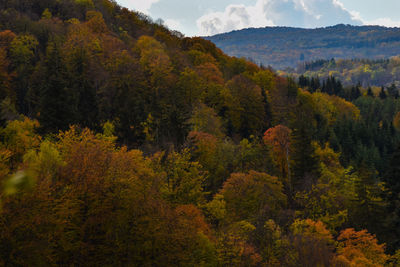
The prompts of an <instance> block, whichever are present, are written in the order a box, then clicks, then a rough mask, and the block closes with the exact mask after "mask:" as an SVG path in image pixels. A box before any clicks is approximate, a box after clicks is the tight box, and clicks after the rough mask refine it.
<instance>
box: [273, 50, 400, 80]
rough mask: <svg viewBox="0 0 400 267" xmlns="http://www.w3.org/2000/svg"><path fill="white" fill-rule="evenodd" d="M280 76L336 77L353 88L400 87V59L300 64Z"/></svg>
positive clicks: (346, 60) (281, 72)
mask: <svg viewBox="0 0 400 267" xmlns="http://www.w3.org/2000/svg"><path fill="white" fill-rule="evenodd" d="M278 73H279V74H280V75H290V76H292V77H299V76H300V75H304V76H307V77H319V78H321V79H326V78H328V77H329V76H334V77H335V78H337V79H340V80H341V81H342V82H343V84H344V85H346V86H350V87H351V86H352V85H355V84H357V83H360V85H362V86H364V87H368V86H377V87H381V86H387V87H389V86H391V85H392V84H395V86H400V57H398V56H395V57H391V58H389V59H380V60H369V59H337V60H335V59H329V60H315V61H311V62H304V63H300V64H299V65H298V66H297V68H295V69H286V70H285V71H278Z"/></svg>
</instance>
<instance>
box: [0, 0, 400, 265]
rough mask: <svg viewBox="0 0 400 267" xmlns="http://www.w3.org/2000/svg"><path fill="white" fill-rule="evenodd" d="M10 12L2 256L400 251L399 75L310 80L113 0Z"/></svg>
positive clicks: (140, 261)
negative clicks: (375, 86) (371, 82)
mask: <svg viewBox="0 0 400 267" xmlns="http://www.w3.org/2000/svg"><path fill="white" fill-rule="evenodd" d="M0 8H1V11H0V12H1V16H0V116H1V117H0V119H1V121H0V123H1V125H0V159H1V160H0V181H1V190H0V203H1V205H0V224H1V227H0V248H1V249H0V265H4V266H53V265H69V266H70V265H74V266H75V265H76V266H81V265H85V266H86V265H87V266H99V265H101V266H396V264H398V263H399V261H400V256H399V254H400V253H399V250H398V249H400V247H399V244H400V242H399V240H400V233H398V231H395V230H396V229H397V226H398V225H399V224H400V219H399V218H400V216H399V207H398V204H396V203H397V202H398V191H399V188H398V187H399V186H398V181H397V180H396V179H397V176H398V168H397V165H396V164H397V162H398V161H399V150H398V149H395V148H396V147H398V144H399V141H400V132H399V130H400V129H399V125H400V122H399V121H400V115H399V114H400V113H399V112H400V100H399V99H398V98H396V96H395V95H393V94H391V93H390V92H389V91H388V90H387V89H386V88H383V89H382V90H381V94H380V95H381V96H380V97H379V96H378V95H377V94H376V95H375V94H374V93H368V92H367V90H366V89H365V88H362V87H361V86H354V89H353V91H352V89H351V88H346V87H343V86H342V84H341V83H340V82H339V81H338V80H336V79H333V78H330V80H329V81H323V82H320V81H319V80H318V82H317V81H316V80H315V79H314V81H313V82H311V81H309V80H307V79H306V78H304V79H303V80H302V81H299V83H297V81H295V80H293V79H290V78H283V77H280V76H278V75H277V74H276V73H274V72H273V71H271V70H270V69H264V68H260V67H258V66H257V65H255V64H253V63H251V62H248V61H246V60H244V59H238V58H232V57H229V56H227V55H225V54H224V53H222V51H221V50H219V49H217V48H216V46H215V45H213V44H212V43H211V42H209V41H206V40H204V39H201V38H185V37H183V36H182V35H181V34H179V33H177V32H173V31H170V30H169V29H167V28H165V27H164V26H162V25H160V24H158V23H155V22H153V21H152V20H151V19H150V18H148V17H146V16H144V15H143V14H139V13H135V12H132V11H128V10H127V9H124V8H121V7H119V6H118V5H116V4H115V2H112V1H108V0H85V1H82V0H79V1H78V0H63V1H52V0H48V1H42V0H40V1H24V0H22V1H21V0H19V1H1V2H0ZM386 91H387V92H386ZM349 92H350V93H349ZM351 92H353V93H351ZM383 94H384V95H385V96H383ZM350 96H351V97H350ZM396 251H397V253H396Z"/></svg>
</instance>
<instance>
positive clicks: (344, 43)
mask: <svg viewBox="0 0 400 267" xmlns="http://www.w3.org/2000/svg"><path fill="white" fill-rule="evenodd" d="M205 38H206V39H208V40H211V41H212V42H214V43H215V44H216V45H217V46H218V47H219V48H221V49H222V50H223V51H224V52H226V53H227V54H228V55H231V56H236V57H244V58H251V59H253V60H255V61H256V62H257V64H262V65H264V66H272V67H273V68H276V69H281V70H283V69H286V68H295V67H297V65H298V64H299V63H304V62H311V61H319V60H330V59H332V58H334V59H354V58H365V59H373V60H375V59H388V58H390V57H393V56H398V55H400V48H399V42H400V29H399V28H386V27H381V26H351V25H343V24H339V25H336V26H331V27H325V28H316V29H302V28H291V27H265V28H250V29H243V30H238V31H232V32H228V33H222V34H217V35H214V36H209V37H205Z"/></svg>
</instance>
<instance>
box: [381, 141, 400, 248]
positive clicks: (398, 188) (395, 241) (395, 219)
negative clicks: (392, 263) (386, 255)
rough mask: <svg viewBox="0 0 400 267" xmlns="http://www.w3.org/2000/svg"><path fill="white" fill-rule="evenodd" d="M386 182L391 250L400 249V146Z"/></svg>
mask: <svg viewBox="0 0 400 267" xmlns="http://www.w3.org/2000/svg"><path fill="white" fill-rule="evenodd" d="M383 180H384V182H385V185H386V188H387V191H388V192H387V193H386V194H385V195H384V196H385V198H386V200H387V202H388V204H389V205H388V210H387V229H391V231H390V233H388V237H387V238H388V239H389V244H388V245H389V248H390V249H393V248H398V247H399V246H400V146H398V147H397V149H396V150H395V152H394V153H393V155H392V158H391V160H390V165H389V168H388V171H387V173H386V175H385V176H384V179H383Z"/></svg>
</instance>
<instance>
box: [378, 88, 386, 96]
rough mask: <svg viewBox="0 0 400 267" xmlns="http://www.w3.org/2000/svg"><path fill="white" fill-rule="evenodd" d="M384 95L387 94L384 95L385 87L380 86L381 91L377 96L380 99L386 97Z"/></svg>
mask: <svg viewBox="0 0 400 267" xmlns="http://www.w3.org/2000/svg"><path fill="white" fill-rule="evenodd" d="M386 97H387V95H386V92H385V87H383V86H382V88H381V92H380V93H379V98H380V99H386Z"/></svg>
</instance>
